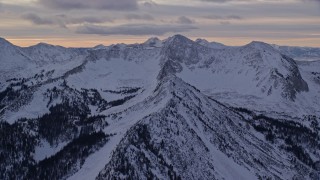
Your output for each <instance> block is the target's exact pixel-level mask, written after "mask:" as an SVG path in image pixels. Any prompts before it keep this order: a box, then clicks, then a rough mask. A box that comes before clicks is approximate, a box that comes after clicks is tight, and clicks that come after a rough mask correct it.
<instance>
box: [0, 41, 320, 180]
mask: <svg viewBox="0 0 320 180" xmlns="http://www.w3.org/2000/svg"><path fill="white" fill-rule="evenodd" d="M0 63H1V66H0V74H1V76H0V172H1V173H0V179H41V180H42V179H76V180H79V179H85V180H87V179H245V180H247V179H320V134H319V132H320V103H319V102H320V48H306V47H288V46H277V45H269V44H266V43H263V42H255V41H254V42H251V43H249V44H247V45H245V46H238V47H232V46H225V45H223V44H221V43H216V42H208V41H206V40H204V39H197V40H196V41H192V40H190V39H188V38H187V37H184V36H182V35H175V36H172V37H169V38H167V39H165V40H160V39H158V38H150V39H149V40H147V41H146V42H145V43H142V44H115V45H110V46H104V45H98V46H96V47H93V48H65V47H61V46H53V45H49V44H44V43H40V44H37V45H35V46H31V47H25V48H22V47H18V46H15V45H13V44H11V43H9V42H8V41H6V40H5V39H0Z"/></svg>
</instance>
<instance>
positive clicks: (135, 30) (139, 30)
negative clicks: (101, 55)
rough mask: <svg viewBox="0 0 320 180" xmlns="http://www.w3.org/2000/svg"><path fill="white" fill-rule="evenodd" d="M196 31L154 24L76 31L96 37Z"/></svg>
mask: <svg viewBox="0 0 320 180" xmlns="http://www.w3.org/2000/svg"><path fill="white" fill-rule="evenodd" d="M193 29H197V28H196V27H194V26H190V25H171V24H164V25H156V24H128V25H120V26H114V27H108V26H96V25H84V26H80V27H78V29H77V30H76V32H77V33H79V34H98V35H105V36H108V35H137V36H138V35H157V36H159V35H164V34H166V33H169V32H174V33H179V32H187V31H191V30H193Z"/></svg>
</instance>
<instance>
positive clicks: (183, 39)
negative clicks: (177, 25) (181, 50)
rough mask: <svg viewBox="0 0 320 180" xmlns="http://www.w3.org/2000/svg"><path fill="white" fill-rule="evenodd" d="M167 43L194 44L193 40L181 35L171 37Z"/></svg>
mask: <svg viewBox="0 0 320 180" xmlns="http://www.w3.org/2000/svg"><path fill="white" fill-rule="evenodd" d="M167 42H178V43H188V42H189V43H190V42H193V41H192V40H191V39H189V38H187V37H185V36H183V35H181V34H176V35H174V36H172V37H169V38H168V40H167Z"/></svg>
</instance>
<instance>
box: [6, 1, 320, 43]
mask: <svg viewBox="0 0 320 180" xmlns="http://www.w3.org/2000/svg"><path fill="white" fill-rule="evenodd" d="M0 21H1V24H0V36H2V37H4V38H7V39H9V40H11V41H12V42H13V43H15V44H18V45H24V46H27V45H31V44H35V43H38V42H40V41H44V42H48V43H53V44H60V45H65V46H93V45H95V44H111V43H117V42H125V43H128V42H130V43H131V42H142V41H144V40H146V39H147V38H148V37H150V36H160V38H166V37H168V36H171V35H173V34H177V33H181V34H183V35H186V36H188V37H190V38H193V39H195V38H198V37H201V38H206V39H208V40H210V41H220V42H222V43H226V44H229V45H239V44H245V43H248V42H250V41H252V40H261V41H266V42H268V43H277V44H287V45H301V46H317V47H319V46H320V33H319V32H320V1H319V0H90V1H89V0H68V1H66V0H2V1H1V2H0Z"/></svg>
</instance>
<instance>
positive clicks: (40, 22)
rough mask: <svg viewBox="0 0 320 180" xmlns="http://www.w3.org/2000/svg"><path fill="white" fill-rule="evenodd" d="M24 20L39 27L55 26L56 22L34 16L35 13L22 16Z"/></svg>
mask: <svg viewBox="0 0 320 180" xmlns="http://www.w3.org/2000/svg"><path fill="white" fill-rule="evenodd" d="M22 18H23V19H26V20H29V21H31V22H32V23H33V24H37V25H46V24H55V22H54V21H53V20H52V19H49V18H42V17H40V16H38V15H36V14H33V13H29V14H25V15H22Z"/></svg>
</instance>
